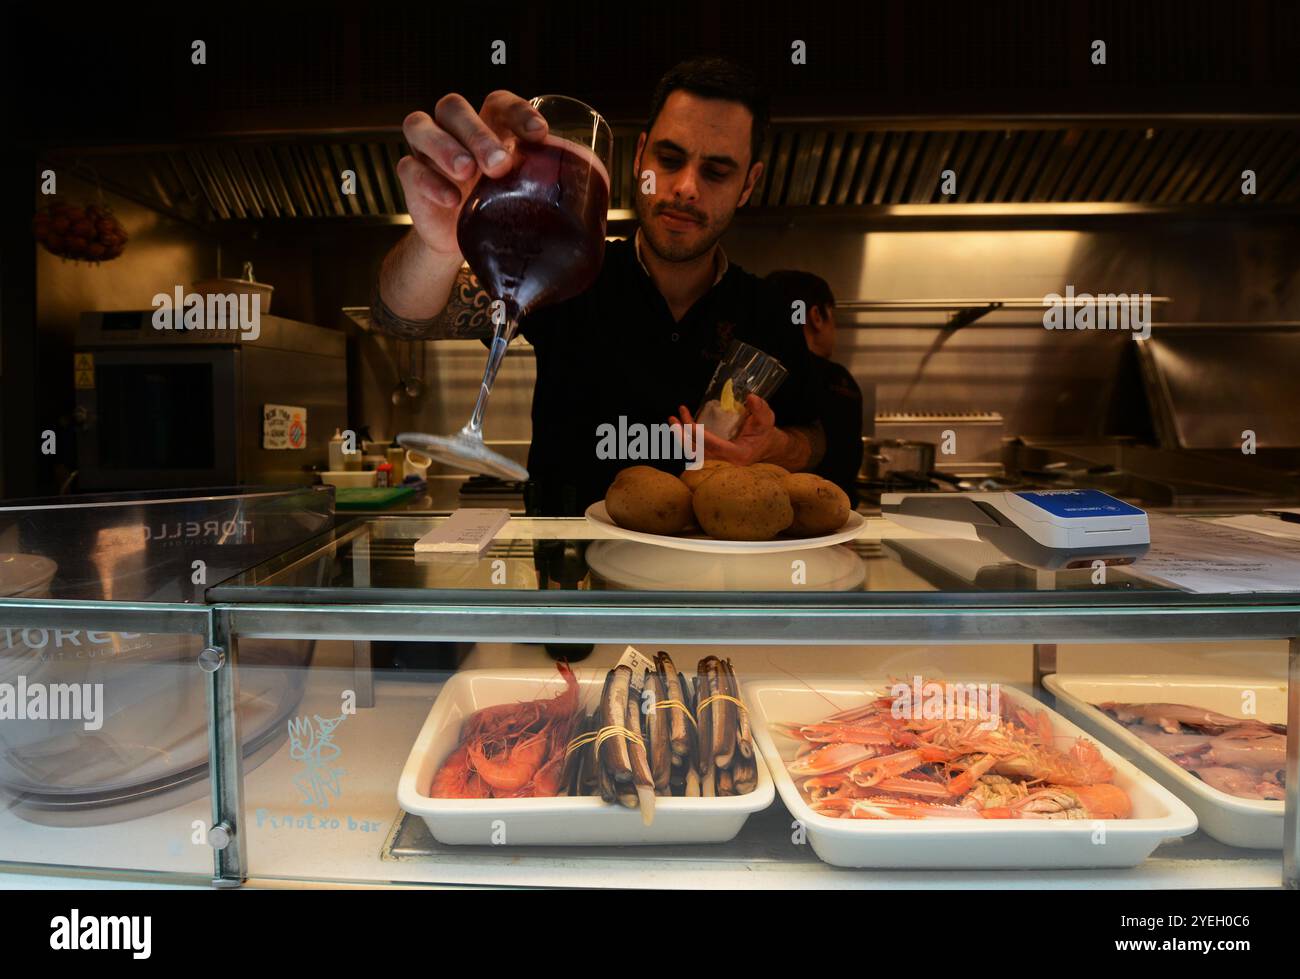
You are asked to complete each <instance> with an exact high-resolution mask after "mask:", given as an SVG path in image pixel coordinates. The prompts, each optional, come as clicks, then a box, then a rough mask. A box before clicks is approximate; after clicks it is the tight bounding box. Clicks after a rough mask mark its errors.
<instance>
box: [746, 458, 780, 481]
mask: <svg viewBox="0 0 1300 979" xmlns="http://www.w3.org/2000/svg"><path fill="white" fill-rule="evenodd" d="M745 468H746V469H752V470H753V471H754V472H756V473H762V474H763V475H765V476H775V477H777V478H778V479H785V477H786V476H789V475H790V470H789V469H785V468H783V467H781V466H778V465H777V464H776V463H775V462H756V463H754V464H753V465H752V466H746V467H745Z"/></svg>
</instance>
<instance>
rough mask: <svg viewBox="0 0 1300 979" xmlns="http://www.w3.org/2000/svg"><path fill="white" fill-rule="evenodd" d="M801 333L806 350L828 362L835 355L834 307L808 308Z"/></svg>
mask: <svg viewBox="0 0 1300 979" xmlns="http://www.w3.org/2000/svg"><path fill="white" fill-rule="evenodd" d="M803 332H804V339H806V340H807V341H808V349H809V350H811V351H812V352H813V353H815V354H816V355H817V356H818V357H825V358H826V359H827V360H830V359H831V357H833V356H834V355H835V307H834V306H810V307H809V308H808V321H807V323H806V325H805V326H804V331H803Z"/></svg>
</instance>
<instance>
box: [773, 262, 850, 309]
mask: <svg viewBox="0 0 1300 979" xmlns="http://www.w3.org/2000/svg"><path fill="white" fill-rule="evenodd" d="M764 284H765V285H766V286H767V289H768V291H769V294H770V296H771V297H772V302H773V304H774V307H775V308H777V309H780V310H783V311H784V312H785V314H786V315H788V314H789V313H790V307H791V305H792V304H793V303H794V301H795V300H796V299H802V300H803V302H804V305H805V308H807V309H812V308H813V307H814V306H816V307H817V308H818V309H821V310H822V311H823V312H825V311H826V310H827V308H828V307H831V306H834V305H835V295H834V293H832V292H831V287H830V286H829V285H828V284H827V282H826V280H825V279H823V278H822V277H821V276H820V275H813V274H812V273H811V272H801V271H799V270H797V269H781V270H779V271H776V272H769V273H768V275H767V278H766V279H765V280H764Z"/></svg>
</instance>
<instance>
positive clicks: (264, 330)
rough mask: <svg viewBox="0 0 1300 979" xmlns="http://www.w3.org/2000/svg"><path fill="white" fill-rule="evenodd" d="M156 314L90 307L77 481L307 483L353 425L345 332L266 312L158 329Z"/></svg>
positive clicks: (104, 485) (79, 391) (82, 349)
mask: <svg viewBox="0 0 1300 979" xmlns="http://www.w3.org/2000/svg"><path fill="white" fill-rule="evenodd" d="M152 320H153V312H152V311H143V312H141V311H128V312H92V313H83V314H82V316H81V320H80V323H79V325H78V330H77V343H76V350H75V355H74V379H75V385H76V403H77V409H76V410H77V420H78V422H79V429H80V430H79V432H78V436H77V471H78V486H79V487H80V488H81V489H86V490H117V489H165V488H170V487H183V486H214V485H231V484H249V483H264V484H271V483H274V484H289V483H309V482H311V476H310V472H309V467H311V466H312V465H318V464H323V463H324V462H325V461H326V458H327V455H328V449H327V443H328V441H329V438H330V436H331V435H332V434H333V433H334V430H335V429H336V428H341V427H346V424H347V421H346V418H347V360H346V356H345V351H346V340H345V337H344V335H343V334H342V333H341V332H338V331H335V330H328V329H325V328H323V327H319V326H313V325H311V324H309V323H300V322H297V321H295V320H289V319H284V318H283V317H279V316H268V315H263V316H262V317H261V330H260V334H259V335H258V336H257V337H256V339H252V338H251V337H250V338H248V339H244V338H243V334H241V333H239V332H238V331H235V330H211V331H210V330H157V329H155V328H154V326H153V322H152Z"/></svg>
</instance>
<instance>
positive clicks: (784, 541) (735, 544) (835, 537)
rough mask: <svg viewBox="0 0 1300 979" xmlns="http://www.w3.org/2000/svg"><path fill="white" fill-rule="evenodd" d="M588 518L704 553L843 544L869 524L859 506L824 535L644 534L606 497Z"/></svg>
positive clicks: (618, 533)
mask: <svg viewBox="0 0 1300 979" xmlns="http://www.w3.org/2000/svg"><path fill="white" fill-rule="evenodd" d="M587 519H588V520H590V521H591V522H592V523H595V524H599V525H600V526H602V527H604V528H605V529H606V530H608V531H609V532H610V533H611V534H613V535H614V536H615V537H623V538H626V539H627V540H635V541H641V542H642V543H643V544H658V545H660V546H661V547H671V548H674V549H676V550H679V551H700V552H702V553H705V554H781V553H784V552H786V551H806V550H810V549H811V548H814V547H829V546H830V545H831V544H843V543H844V542H845V541H850V540H853V538H855V537H857V536H858V534H859V533H860V532H861V531H862V528H863V527H865V526H866V524H867V520H866V518H865V517H864V516H862V514H860V513H858V512H857V511H856V510H851V511H849V519H848V520H846V521H845V522H844V526H843V527H841V528H840V529H839V530H837V531H835V533H833V534H826V535H825V536H823V537H791V538H785V537H778V538H777V539H776V540H715V539H714V538H712V537H706V536H704V535H703V534H698V533H697V534H693V535H692V536H690V537H669V536H668V535H666V534H643V533H641V531H639V530H628V529H627V528H626V527H620V526H619V525H618V524H616V523H614V520H613V518H611V517H610V515H609V512H608V511H607V510H606V509H605V501H604V500H597V501H596V502H595V503H593V504H592V505H591V506H589V507H587Z"/></svg>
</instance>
